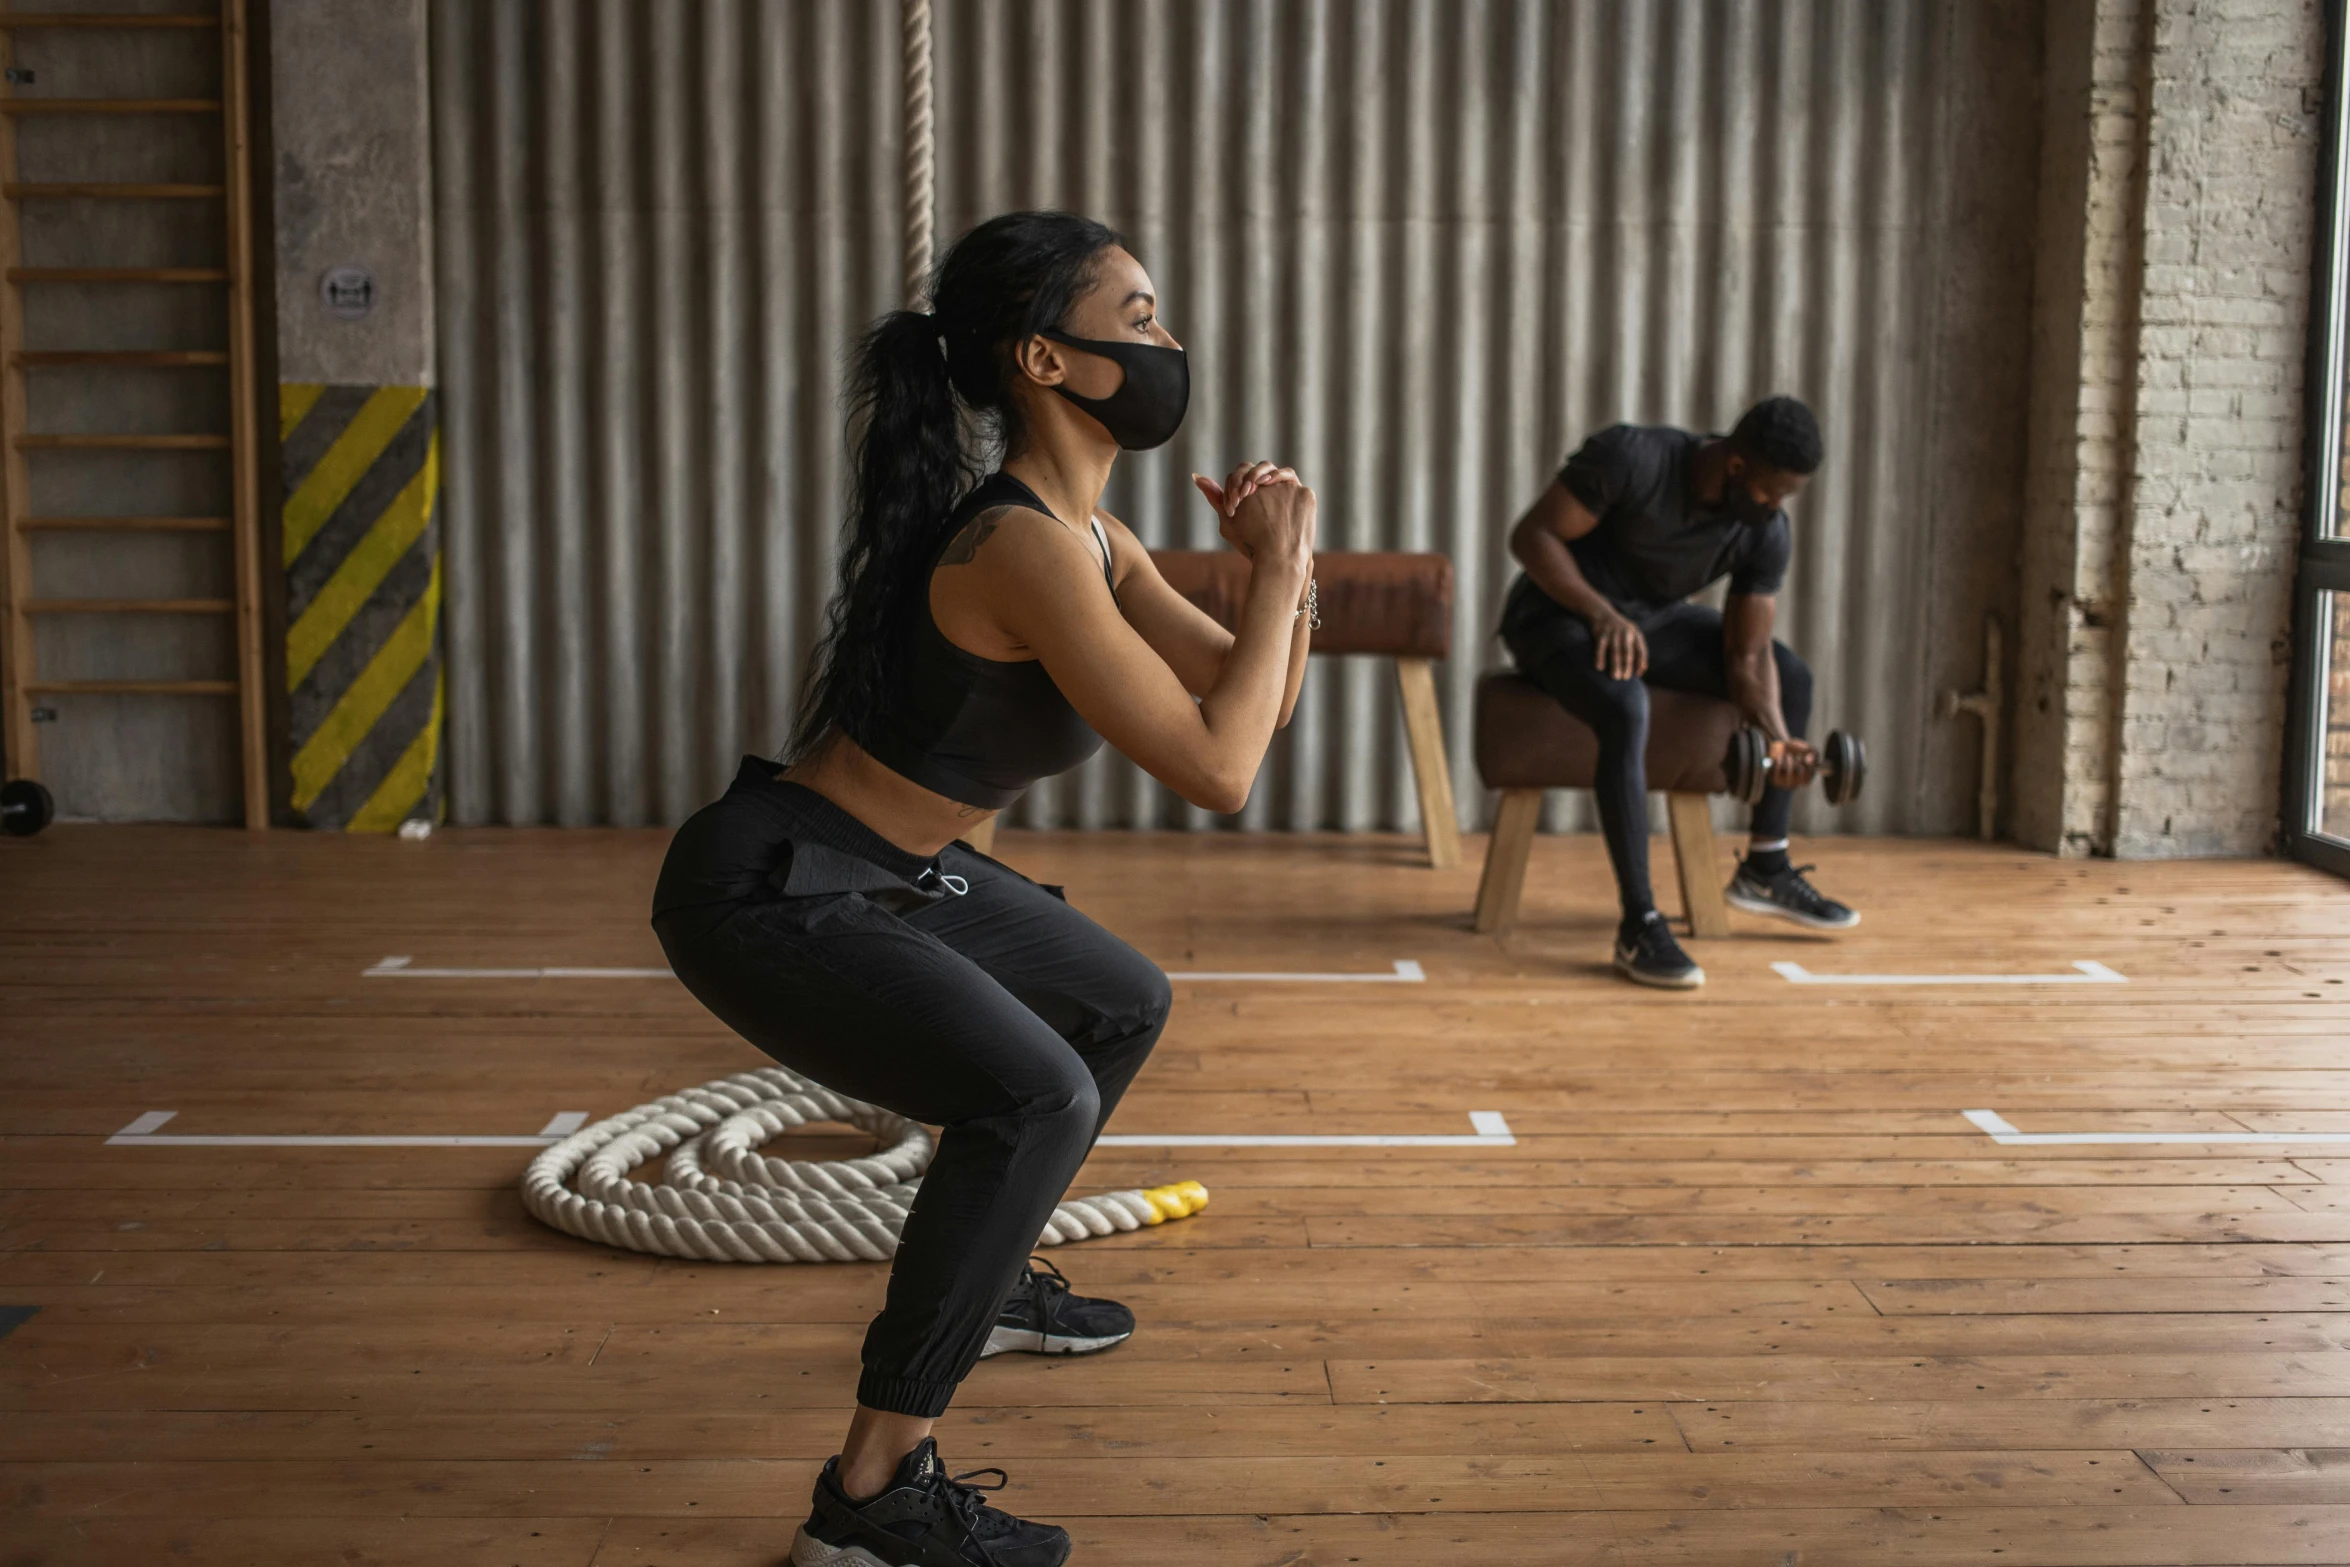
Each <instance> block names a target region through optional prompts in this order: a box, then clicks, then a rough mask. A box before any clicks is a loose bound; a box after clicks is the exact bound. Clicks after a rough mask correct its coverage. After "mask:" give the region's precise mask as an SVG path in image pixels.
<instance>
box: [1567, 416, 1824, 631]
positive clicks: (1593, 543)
mask: <svg viewBox="0 0 2350 1567" xmlns="http://www.w3.org/2000/svg"><path fill="white" fill-rule="evenodd" d="M1706 440H1707V437H1705V436H1702V435H1698V434H1695V433H1693V432H1691V431H1688V430H1676V429H1674V428H1672V427H1671V426H1669V425H1638V424H1618V425H1610V426H1609V427H1608V428H1607V429H1604V430H1602V431H1600V432H1599V433H1598V434H1597V435H1594V436H1592V437H1591V438H1590V439H1589V440H1586V441H1585V442H1584V443H1583V444H1582V445H1581V446H1579V447H1577V448H1576V449H1575V454H1574V455H1573V456H1572V457H1569V458H1568V459H1567V465H1566V466H1565V467H1564V468H1561V469H1560V470H1559V483H1561V484H1563V485H1565V486H1566V487H1567V492H1568V493H1569V494H1571V495H1573V496H1574V497H1575V499H1577V500H1579V501H1581V502H1582V503H1583V504H1584V505H1585V506H1588V507H1589V508H1590V509H1591V514H1592V515H1593V516H1595V517H1597V518H1598V519H1599V526H1598V527H1596V528H1593V529H1592V530H1591V531H1590V532H1589V533H1586V534H1584V535H1583V537H1581V538H1579V539H1576V540H1575V541H1573V542H1572V543H1570V544H1569V545H1568V546H1567V548H1568V549H1570V550H1572V551H1573V552H1574V556H1575V564H1576V565H1577V566H1579V567H1581V568H1582V571H1583V576H1584V579H1585V580H1586V581H1588V582H1589V583H1590V584H1591V585H1592V587H1594V588H1596V589H1597V590H1598V591H1599V592H1600V593H1601V594H1603V595H1604V596H1605V597H1606V598H1607V600H1608V602H1609V603H1611V604H1613V605H1615V606H1616V608H1618V609H1619V610H1622V611H1623V612H1624V614H1625V615H1626V616H1628V617H1630V618H1631V619H1633V620H1638V619H1640V618H1641V617H1642V616H1644V615H1648V614H1652V613H1654V612H1655V611H1657V610H1660V609H1663V608H1665V607H1667V606H1668V605H1673V604H1678V603H1680V602H1681V601H1682V600H1684V599H1686V598H1688V597H1690V596H1691V595H1692V594H1695V593H1697V592H1700V591H1701V590H1703V589H1704V588H1706V587H1707V586H1708V585H1710V584H1712V583H1714V582H1717V581H1719V580H1721V579H1722V578H1723V577H1728V578H1729V579H1730V591H1731V592H1732V593H1776V592H1778V591H1779V586H1780V584H1781V583H1783V582H1784V581H1786V578H1787V559H1788V556H1789V555H1790V554H1791V553H1792V551H1793V549H1794V536H1793V534H1792V533H1791V532H1790V531H1789V529H1788V526H1787V514H1786V513H1785V512H1783V511H1774V512H1772V513H1771V515H1770V518H1769V520H1768V521H1765V522H1761V523H1742V522H1740V521H1738V519H1737V518H1735V517H1732V516H1731V515H1729V514H1728V513H1727V512H1726V511H1723V510H1722V509H1721V508H1720V507H1718V506H1707V505H1706V504H1704V503H1703V502H1702V501H1700V500H1698V499H1697V497H1696V496H1694V495H1693V494H1691V493H1690V486H1689V460H1690V458H1691V456H1693V455H1694V454H1695V452H1696V450H1697V448H1698V447H1699V446H1700V445H1702V444H1704V442H1705V441H1706Z"/></svg>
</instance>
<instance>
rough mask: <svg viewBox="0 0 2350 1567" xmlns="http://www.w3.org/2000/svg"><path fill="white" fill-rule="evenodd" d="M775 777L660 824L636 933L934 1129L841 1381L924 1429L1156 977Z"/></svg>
mask: <svg viewBox="0 0 2350 1567" xmlns="http://www.w3.org/2000/svg"><path fill="white" fill-rule="evenodd" d="M775 773H776V766H775V764H774V763H773V762H767V761H761V760H760V759H758V758H755V757H754V758H748V759H746V760H745V762H744V764H743V770H742V773H741V774H740V776H738V777H737V778H736V780H735V783H734V786H733V787H732V788H731V789H729V790H728V791H727V793H726V795H725V796H724V797H723V798H721V799H720V800H719V801H718V803H716V804H715V805H712V806H709V807H708V808H706V809H704V810H703V811H702V812H700V813H699V814H697V815H696V816H695V817H694V818H693V819H692V820H691V821H689V822H687V823H686V825H685V826H684V827H682V828H680V829H679V830H678V834H677V838H676V841H675V842H674V843H672V844H671V846H670V850H669V858H668V861H667V863H666V864H665V865H664V867H663V869H662V873H661V887H660V890H659V892H657V893H656V895H655V898H654V914H653V929H654V930H655V931H656V932H657V933H658V934H659V935H660V938H661V945H662V948H663V950H664V951H666V952H667V953H668V955H669V962H670V965H671V967H673V968H674V969H676V971H677V976H678V978H679V979H681V980H683V981H684V982H685V985H686V988H687V989H689V990H691V991H692V992H693V993H694V995H695V997H696V998H697V999H699V1000H700V1001H701V1002H702V1004H703V1005H704V1006H707V1007H708V1008H709V1009H710V1010H711V1011H712V1012H714V1013H716V1014H717V1015H718V1017H719V1018H720V1019H721V1020H722V1021H723V1022H725V1023H726V1024H727V1026H728V1027H730V1028H732V1029H734V1030H735V1032H737V1033H739V1034H741V1035H742V1036H743V1037H744V1038H745V1039H747V1040H749V1041H750V1042H751V1043H752V1044H754V1045H756V1046H758V1047H759V1048H760V1049H761V1050H763V1051H765V1052H766V1053H767V1054H768V1055H770V1056H772V1057H774V1058H775V1059H776V1060H777V1061H779V1062H781V1063H783V1065H785V1066H787V1067H789V1068H791V1069H792V1070H793V1071H795V1072H798V1073H800V1074H802V1075H803V1076H806V1077H809V1078H813V1079H814V1080H816V1081H817V1082H820V1083H822V1084H824V1085H825V1086H826V1087H827V1088H831V1089H833V1090H835V1091H836V1092H839V1093H843V1094H847V1095H849V1096H851V1097H853V1098H857V1099H863V1100H867V1101H869V1102H871V1103H873V1104H877V1105H881V1106H883V1107H884V1108H886V1109H890V1110H894V1111H896V1112H897V1113H898V1114H900V1115H903V1116H907V1117H910V1118H912V1119H914V1120H917V1121H924V1122H928V1123H930V1124H931V1125H934V1126H939V1127H942V1128H944V1130H943V1132H942V1134H941V1136H940V1137H939V1141H938V1156H937V1158H936V1159H935V1160H934V1161H933V1162H932V1163H931V1166H930V1171H929V1174H928V1175H926V1176H925V1177H924V1178H923V1182H922V1189H921V1191H920V1192H919V1193H918V1194H917V1195H916V1197H915V1200H914V1208H913V1212H912V1213H911V1214H910V1215H909V1216H908V1217H907V1219H906V1227H905V1231H904V1233H903V1235H902V1236H901V1238H900V1241H899V1246H898V1254H897V1260H896V1262H895V1263H894V1264H893V1265H892V1266H891V1269H890V1276H889V1295H888V1298H887V1302H886V1303H885V1304H884V1305H883V1307H882V1309H881V1314H880V1315H879V1316H877V1317H875V1318H874V1319H873V1325H872V1328H871V1329H870V1330H869V1331H868V1332H867V1333H866V1335H865V1353H864V1362H865V1371H864V1376H863V1377H862V1378H861V1379H860V1380H859V1382H858V1384H857V1401H858V1402H859V1403H861V1404H866V1405H869V1406H871V1407H872V1408H875V1409H883V1410H889V1411H892V1412H895V1413H898V1414H904V1415H914V1416H918V1417H924V1418H928V1417H934V1416H937V1415H939V1414H942V1413H944V1412H945V1410H946V1407H947V1403H948V1400H949V1399H951V1398H952V1397H953V1396H954V1391H955V1387H956V1385H957V1384H958V1383H960V1382H961V1381H962V1380H963V1378H964V1377H965V1376H967V1375H968V1374H969V1373H970V1370H971V1367H972V1366H973V1364H974V1363H976V1362H977V1360H978V1358H979V1352H980V1350H981V1348H982V1347H984V1345H985V1344H986V1342H987V1336H988V1330H989V1329H990V1328H991V1327H992V1326H993V1325H994V1323H995V1318H996V1313H997V1312H998V1311H999V1310H1000V1309H1001V1308H1002V1306H1003V1302H1004V1298H1005V1296H1006V1295H1007V1294H1009V1293H1010V1291H1011V1288H1012V1285H1013V1284H1014V1283H1015V1282H1017V1280H1018V1279H1019V1276H1020V1268H1021V1264H1022V1263H1023V1262H1024V1261H1025V1260H1026V1259H1027V1256H1028V1254H1029V1252H1030V1250H1031V1249H1032V1248H1033V1247H1034V1246H1035V1245H1036V1240H1037V1236H1038V1235H1039V1234H1041V1233H1042V1232H1043V1229H1044V1225H1045V1220H1046V1219H1047V1218H1048V1217H1050V1216H1051V1214H1052V1211H1053V1207H1054V1205H1055V1204H1057V1203H1058V1202H1060V1200H1061V1198H1062V1197H1063V1196H1064V1195H1065V1194H1066V1193H1067V1190H1068V1186H1069V1183H1070V1181H1071V1180H1073V1179H1075V1177H1076V1175H1077V1171H1078V1167H1079V1166H1081V1165H1083V1164H1084V1163H1085V1158H1086V1155H1087V1154H1088V1153H1089V1152H1091V1150H1092V1148H1093V1142H1094V1138H1095V1137H1096V1136H1098V1135H1099V1134H1100V1132H1101V1128H1102V1123H1103V1122H1104V1121H1106V1120H1107V1119H1108V1118H1109V1115H1110V1112H1111V1111H1112V1110H1113V1109H1115V1108H1116V1107H1117V1104H1118V1098H1119V1096H1120V1095H1121V1094H1123V1093H1124V1092H1125V1091H1126V1085H1127V1084H1128V1083H1130V1082H1132V1081H1133V1079H1134V1074H1135V1073H1136V1072H1137V1071H1139V1070H1141V1068H1142V1063H1143V1059H1144V1058H1145V1057H1146V1056H1148V1055H1149V1054H1150V1051H1151V1046H1152V1045H1154V1044H1156V1043H1157V1042H1158V1037H1159V1031H1160V1029H1161V1028H1163V1027H1164V1026H1165V1025H1166V1021H1167V1009H1168V1005H1169V996H1168V990H1167V977H1166V975H1164V974H1162V973H1160V972H1159V970H1158V968H1157V966H1156V965H1154V964H1153V963H1152V962H1151V961H1150V960H1149V959H1148V958H1146V957H1144V956H1143V955H1142V954H1141V953H1139V952H1136V951H1135V950H1134V949H1133V948H1132V947H1129V946H1128V945H1126V943H1124V942H1123V941H1120V940H1119V939H1118V938H1117V937H1115V936H1113V935H1111V934H1110V933H1109V932H1108V931H1106V930H1104V929H1102V928H1101V927H1100V926H1099V925H1096V924H1095V923H1094V922H1093V921H1092V920H1089V919H1087V918H1086V917H1085V916H1084V915H1082V914H1080V913H1078V912H1077V911H1076V910H1075V909H1073V908H1071V907H1069V905H1068V904H1067V903H1066V902H1064V901H1063V900H1062V899H1061V898H1060V897H1059V896H1058V895H1057V893H1056V892H1055V891H1053V890H1050V889H1047V888H1044V887H1041V886H1039V885H1037V884H1036V883H1035V882H1032V881H1030V880H1028V879H1027V878H1026V877H1024V876H1021V875H1019V874H1018V873H1017V872H1015V871H1012V870H1009V869H1007V868H1006V867H1004V866H1002V865H999V864H998V863H996V862H995V861H994V860H991V859H989V858H987V857H986V856H985V855H982V854H979V853H977V852H975V851H973V850H971V849H968V848H966V847H964V846H963V845H962V844H960V843H957V844H951V845H949V846H948V847H947V848H946V849H945V850H943V851H942V852H941V853H940V854H938V855H937V856H936V858H935V859H930V860H925V859H922V858H920V857H919V856H915V855H911V854H908V853H906V852H905V851H904V850H901V849H899V848H897V847H896V846H894V845H892V844H890V843H888V842H887V841H885V840H883V839H882V838H880V837H879V836H878V835H876V834H875V833H873V832H872V830H871V829H869V828H867V827H866V826H865V825H864V824H863V823H862V822H859V821H858V820H857V819H856V818H854V817H852V816H850V815H848V814H847V813H846V812H844V811H842V810H840V809H839V808H838V807H836V806H834V805H832V804H831V803H830V802H829V801H827V800H825V799H824V798H823V797H822V796H821V795H818V794H816V793H815V792H813V791H812V790H808V789H803V788H801V787H799V786H798V785H796V784H788V783H782V782H779V781H778V780H777V779H776V777H775ZM958 888H959V889H961V890H957V889H958Z"/></svg>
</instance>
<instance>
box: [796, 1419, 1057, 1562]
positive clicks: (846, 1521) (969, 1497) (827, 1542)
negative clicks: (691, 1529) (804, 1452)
mask: <svg viewBox="0 0 2350 1567" xmlns="http://www.w3.org/2000/svg"><path fill="white" fill-rule="evenodd" d="M839 1474H840V1460H839V1459H838V1458H828V1459H826V1460H825V1461H824V1472H823V1473H822V1474H820V1475H818V1476H817V1477H816V1510H815V1511H814V1512H813V1513H812V1514H810V1515H809V1518H808V1521H807V1523H805V1524H804V1525H802V1526H801V1528H800V1532H799V1533H798V1534H796V1535H794V1536H793V1537H792V1542H791V1567H1061V1564H1062V1563H1063V1562H1065V1561H1067V1560H1068V1559H1069V1531H1067V1530H1066V1529H1061V1528H1057V1527H1055V1526H1054V1525H1052V1524H1049V1523H1030V1522H1028V1521H1027V1520H1026V1519H1023V1518H1015V1517H1013V1516H1012V1515H1011V1514H1010V1513H1007V1512H1001V1511H999V1510H997V1509H996V1508H993V1507H990V1506H988V1505H987V1504H986V1503H985V1502H983V1501H981V1500H980V1493H981V1492H982V1491H1000V1490H1002V1489H1003V1488H1004V1479H1005V1476H1004V1472H1003V1471H1002V1470H1001V1469H974V1470H972V1471H971V1472H970V1473H969V1474H962V1475H956V1476H953V1477H952V1478H950V1477H949V1476H948V1474H947V1472H946V1469H945V1468H944V1467H943V1466H942V1465H941V1464H940V1463H939V1461H938V1442H937V1440H936V1439H935V1438H933V1437H924V1438H923V1439H922V1445H921V1446H919V1447H917V1448H915V1449H914V1450H913V1451H912V1452H910V1453H908V1454H907V1455H906V1456H905V1458H904V1459H903V1460H901V1461H900V1462H899V1464H898V1472H897V1473H896V1475H894V1476H892V1477H891V1479H890V1483H889V1489H888V1490H886V1491H884V1492H882V1493H881V1494H880V1495H879V1496H876V1497H874V1498H873V1499H872V1500H871V1501H869V1502H859V1501H855V1500H852V1499H851V1498H850V1496H849V1494H848V1493H847V1492H846V1491H843V1490H842V1489H841V1488H840V1478H839ZM986 1474H991V1475H994V1476H995V1477H996V1483H995V1484H993V1485H990V1486H976V1485H965V1484H964V1483H963V1482H964V1481H966V1480H969V1479H971V1478H973V1477H974V1476H977V1475H986Z"/></svg>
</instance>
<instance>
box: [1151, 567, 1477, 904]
mask: <svg viewBox="0 0 2350 1567" xmlns="http://www.w3.org/2000/svg"><path fill="white" fill-rule="evenodd" d="M1151 560H1152V562H1153V563H1154V564H1156V565H1157V566H1158V568H1159V575H1161V576H1163V577H1165V578H1166V579H1167V582H1168V584H1169V586H1171V587H1173V588H1174V589H1175V591H1176V592H1178V593H1180V594H1182V595H1183V596H1184V597H1185V598H1187V599H1189V600H1191V602H1192V603H1194V604H1197V605H1198V606H1199V607H1200V608H1201V609H1203V610H1205V611H1207V613H1208V614H1209V616H1210V617H1212V618H1213V619H1214V620H1215V621H1216V622H1217V623H1218V624H1220V625H1222V626H1223V627H1224V628H1225V629H1226V630H1227V631H1229V630H1231V629H1232V628H1233V627H1234V626H1236V625H1237V624H1238V623H1239V620H1240V609H1241V605H1242V603H1243V602H1244V601H1245V600H1246V598H1247V595H1248V581H1249V564H1248V561H1247V560H1246V559H1245V558H1243V557H1242V556H1241V555H1240V554H1238V553H1237V552H1235V551H1232V550H1153V551H1151ZM1314 581H1315V583H1316V588H1315V594H1316V598H1317V601H1318V604H1319V607H1320V610H1321V615H1322V629H1321V630H1319V631H1317V632H1315V633H1314V651H1315V652H1316V653H1335V654H1372V655H1375V656H1378V657H1382V658H1392V659H1394V660H1395V680H1396V688H1397V690H1398V692H1399V693H1400V694H1401V696H1402V698H1403V726H1404V735H1405V737H1406V739H1407V740H1408V741H1409V744H1410V749H1411V756H1412V777H1413V780H1414V781H1415V782H1416V783H1417V785H1418V787H1419V795H1420V821H1421V823H1422V827H1423V830H1424V831H1425V833H1426V835H1427V842H1428V863H1429V864H1430V865H1432V866H1434V867H1436V868H1437V869H1438V870H1449V869H1451V868H1452V867H1453V866H1455V865H1458V864H1459V863H1460V862H1461V830H1460V821H1459V819H1458V818H1457V817H1456V816H1455V815H1454V814H1453V803H1452V773H1451V770H1450V769H1449V768H1448V767H1447V766H1446V764H1445V760H1444V722H1443V718H1442V715H1441V714H1440V713H1439V711H1438V709H1437V706H1436V674H1435V667H1434V666H1435V661H1436V660H1437V659H1440V658H1443V657H1444V656H1445V655H1446V654H1447V653H1449V652H1451V650H1452V562H1451V560H1450V559H1448V558H1447V557H1445V556H1442V555H1432V554H1419V553H1406V552H1402V551H1387V550H1326V551H1323V552H1322V553H1320V554H1317V555H1316V556H1315V557H1314Z"/></svg>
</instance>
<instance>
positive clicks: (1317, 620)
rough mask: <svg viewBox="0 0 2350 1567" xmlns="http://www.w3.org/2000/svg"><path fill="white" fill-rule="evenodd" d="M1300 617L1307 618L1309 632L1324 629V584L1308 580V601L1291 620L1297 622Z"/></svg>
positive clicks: (1309, 578)
mask: <svg viewBox="0 0 2350 1567" xmlns="http://www.w3.org/2000/svg"><path fill="white" fill-rule="evenodd" d="M1299 616H1303V617H1304V618H1305V623H1306V629H1307V630H1308V631H1319V630H1321V629H1322V584H1321V583H1319V582H1317V581H1315V580H1314V579H1313V578H1312V577H1308V578H1306V601H1305V602H1304V603H1303V604H1300V605H1299V606H1298V607H1297V613H1296V614H1293V615H1291V616H1290V617H1289V618H1290V619H1291V620H1296V619H1297V618H1299Z"/></svg>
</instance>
